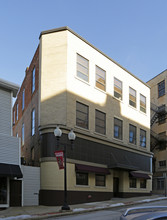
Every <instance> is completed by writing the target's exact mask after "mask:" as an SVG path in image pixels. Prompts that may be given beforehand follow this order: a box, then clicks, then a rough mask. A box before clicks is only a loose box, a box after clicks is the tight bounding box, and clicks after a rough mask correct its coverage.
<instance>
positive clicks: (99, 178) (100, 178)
mask: <svg viewBox="0 0 167 220" xmlns="http://www.w3.org/2000/svg"><path fill="white" fill-rule="evenodd" d="M95 185H96V186H105V185H106V176H105V175H100V174H96V175H95Z"/></svg>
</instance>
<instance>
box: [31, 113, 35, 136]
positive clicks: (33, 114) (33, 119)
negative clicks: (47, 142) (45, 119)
mask: <svg viewBox="0 0 167 220" xmlns="http://www.w3.org/2000/svg"><path fill="white" fill-rule="evenodd" d="M34 134H35V109H33V110H32V112H31V135H32V136H33V135H34Z"/></svg>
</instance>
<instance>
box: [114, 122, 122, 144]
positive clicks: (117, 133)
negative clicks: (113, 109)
mask: <svg viewBox="0 0 167 220" xmlns="http://www.w3.org/2000/svg"><path fill="white" fill-rule="evenodd" d="M122 137H123V122H122V120H120V119H118V118H114V138H117V139H120V140H122Z"/></svg>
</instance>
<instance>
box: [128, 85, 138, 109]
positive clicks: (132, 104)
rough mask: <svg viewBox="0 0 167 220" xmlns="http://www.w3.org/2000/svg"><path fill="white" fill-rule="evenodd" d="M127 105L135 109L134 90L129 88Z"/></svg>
mask: <svg viewBox="0 0 167 220" xmlns="http://www.w3.org/2000/svg"><path fill="white" fill-rule="evenodd" d="M129 105H131V106H133V107H134V108H136V90H134V89H132V88H130V87H129Z"/></svg>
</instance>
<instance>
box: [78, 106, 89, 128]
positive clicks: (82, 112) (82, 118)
mask: <svg viewBox="0 0 167 220" xmlns="http://www.w3.org/2000/svg"><path fill="white" fill-rule="evenodd" d="M88 122H89V107H88V106H87V105H84V104H82V103H80V102H76V125H77V126H79V127H81V128H86V129H88V127H89V126H88Z"/></svg>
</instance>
